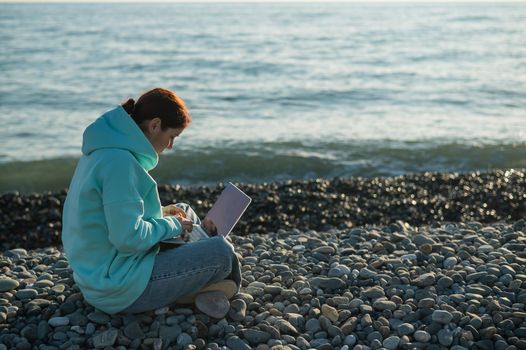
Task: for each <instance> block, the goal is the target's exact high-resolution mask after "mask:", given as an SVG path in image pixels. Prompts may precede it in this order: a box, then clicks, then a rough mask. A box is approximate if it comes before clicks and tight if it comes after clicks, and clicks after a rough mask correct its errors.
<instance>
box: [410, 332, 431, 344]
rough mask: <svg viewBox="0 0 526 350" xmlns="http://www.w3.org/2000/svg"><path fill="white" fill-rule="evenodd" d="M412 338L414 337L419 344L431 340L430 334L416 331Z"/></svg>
mask: <svg viewBox="0 0 526 350" xmlns="http://www.w3.org/2000/svg"><path fill="white" fill-rule="evenodd" d="M413 336H414V337H415V340H416V341H418V342H420V343H427V342H429V341H430V340H431V334H429V333H428V332H426V331H416V332H415V334H414V335H413Z"/></svg>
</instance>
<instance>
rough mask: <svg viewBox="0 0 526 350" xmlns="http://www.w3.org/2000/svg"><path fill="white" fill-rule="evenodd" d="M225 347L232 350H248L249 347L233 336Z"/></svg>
mask: <svg viewBox="0 0 526 350" xmlns="http://www.w3.org/2000/svg"><path fill="white" fill-rule="evenodd" d="M226 345H227V346H228V347H229V348H230V349H232V350H250V349H251V347H250V346H249V345H248V344H247V343H245V342H244V341H242V340H241V339H239V337H237V336H233V337H230V338H228V339H227V341H226Z"/></svg>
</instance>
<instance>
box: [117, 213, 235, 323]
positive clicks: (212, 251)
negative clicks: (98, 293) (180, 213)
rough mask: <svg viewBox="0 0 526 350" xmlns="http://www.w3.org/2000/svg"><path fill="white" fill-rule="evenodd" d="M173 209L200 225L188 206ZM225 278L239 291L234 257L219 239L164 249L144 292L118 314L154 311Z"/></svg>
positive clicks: (228, 245)
mask: <svg viewBox="0 0 526 350" xmlns="http://www.w3.org/2000/svg"><path fill="white" fill-rule="evenodd" d="M176 205H177V206H178V207H180V208H182V209H183V210H184V211H185V212H186V215H187V218H188V219H189V220H192V221H193V223H194V224H198V225H199V224H201V220H200V219H199V217H198V216H197V215H196V214H195V212H194V211H193V209H192V208H191V207H190V206H189V205H188V204H184V203H178V204H176ZM227 278H228V279H231V280H233V281H234V282H236V284H237V286H238V290H239V286H240V285H241V269H240V264H239V260H238V258H237V256H236V254H234V247H233V246H232V245H231V244H230V243H229V242H228V241H227V240H226V239H225V238H223V237H222V236H216V237H212V238H209V239H204V240H200V241H197V242H192V243H187V244H184V245H181V246H177V247H176V248H170V249H165V250H162V251H160V252H159V254H157V256H156V257H155V264H154V266H153V271H152V275H151V277H150V281H149V282H148V285H147V286H146V289H145V290H144V292H143V293H142V294H141V296H140V297H139V298H138V299H137V300H135V302H134V303H133V304H131V305H130V306H128V307H127V308H126V309H124V310H123V311H121V312H122V313H125V314H128V313H139V312H144V311H149V310H155V309H158V308H161V307H163V306H167V305H169V304H172V303H173V302H175V301H176V300H177V299H180V298H181V297H184V296H185V295H188V294H192V293H195V292H197V291H199V290H200V289H201V288H203V287H204V286H206V285H207V284H210V283H214V282H219V281H222V280H224V279H227Z"/></svg>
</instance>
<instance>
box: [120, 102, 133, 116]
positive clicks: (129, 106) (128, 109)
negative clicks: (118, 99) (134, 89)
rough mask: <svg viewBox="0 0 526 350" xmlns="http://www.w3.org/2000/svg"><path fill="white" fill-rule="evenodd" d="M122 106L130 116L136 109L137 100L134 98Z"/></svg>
mask: <svg viewBox="0 0 526 350" xmlns="http://www.w3.org/2000/svg"><path fill="white" fill-rule="evenodd" d="M121 106H122V108H124V110H125V111H126V113H128V114H129V115H132V113H133V110H134V109H135V100H134V99H133V98H129V99H128V100H126V102H124V103H123V104H122V105H121Z"/></svg>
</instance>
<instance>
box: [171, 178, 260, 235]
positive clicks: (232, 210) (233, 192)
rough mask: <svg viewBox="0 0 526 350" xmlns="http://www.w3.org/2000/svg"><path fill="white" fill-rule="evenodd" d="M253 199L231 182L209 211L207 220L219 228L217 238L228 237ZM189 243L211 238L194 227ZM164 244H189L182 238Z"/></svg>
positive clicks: (197, 227) (199, 228)
mask: <svg viewBox="0 0 526 350" xmlns="http://www.w3.org/2000/svg"><path fill="white" fill-rule="evenodd" d="M251 201H252V199H251V198H250V197H249V196H247V195H246V194H245V192H243V191H242V190H240V189H239V188H238V187H237V186H236V185H234V184H233V183H231V182H229V183H228V184H227V185H226V186H225V188H224V189H223V191H222V192H221V194H220V195H219V197H218V198H217V200H216V202H215V203H214V205H213V206H212V208H211V209H210V210H209V211H208V213H207V214H206V216H205V219H210V220H212V221H213V223H214V224H215V226H216V228H217V236H223V237H227V236H228V235H229V234H230V232H232V229H233V228H234V226H236V224H237V222H238V221H239V219H240V218H241V216H243V213H244V212H245V210H246V209H247V208H248V206H249V205H250V202H251ZM188 235H189V239H188V242H195V241H198V240H200V239H206V238H210V236H209V235H208V234H207V233H206V232H205V231H204V229H202V228H201V227H200V226H198V225H194V228H193V229H192V232H190V233H189V234H188ZM161 242H163V243H171V244H184V243H187V242H186V241H184V240H183V239H182V238H181V237H179V236H178V237H174V238H170V239H166V240H163V241H161Z"/></svg>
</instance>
